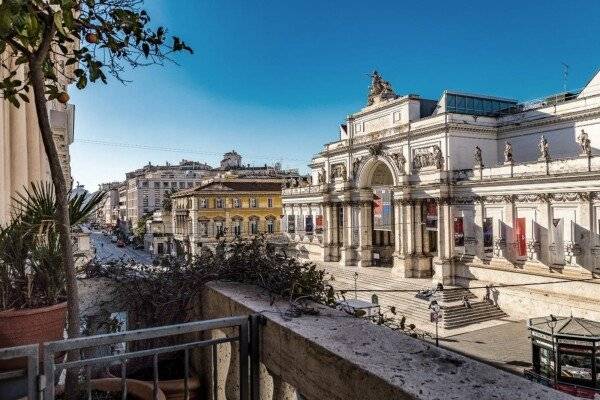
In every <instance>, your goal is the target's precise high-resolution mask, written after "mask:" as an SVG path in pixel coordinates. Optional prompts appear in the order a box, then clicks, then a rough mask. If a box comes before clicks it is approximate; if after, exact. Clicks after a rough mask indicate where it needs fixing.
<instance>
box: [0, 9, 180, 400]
mask: <svg viewBox="0 0 600 400" xmlns="http://www.w3.org/2000/svg"><path fill="white" fill-rule="evenodd" d="M142 5H143V0H3V1H0V55H2V60H1V64H0V68H1V69H2V72H3V76H4V78H3V79H2V80H0V91H1V93H2V94H3V96H4V98H5V99H6V100H7V101H9V102H11V103H12V104H13V105H14V106H15V107H19V105H20V103H21V102H28V101H29V100H30V97H31V95H32V94H33V100H34V102H35V109H36V112H37V118H38V125H39V129H40V134H41V138H42V142H43V144H44V149H45V152H46V155H47V157H48V163H49V166H50V173H51V177H52V183H53V186H54V192H55V195H56V199H57V201H56V205H57V209H56V213H55V220H56V226H57V228H58V233H59V237H60V250H61V252H62V260H63V263H64V268H65V270H66V276H67V299H68V308H67V310H68V325H67V326H68V330H67V332H68V335H69V337H77V336H79V330H80V328H79V298H78V297H79V296H78V294H77V281H76V271H75V265H74V259H73V254H72V249H71V240H70V221H69V210H68V205H67V194H68V191H67V186H66V182H65V178H64V176H63V172H62V168H61V165H60V160H59V156H58V152H57V149H56V146H55V143H54V140H53V135H52V130H51V128H50V122H49V119H48V107H47V102H48V101H50V100H56V101H58V102H60V103H67V102H68V101H69V96H68V94H67V92H66V85H67V84H68V83H70V82H75V83H76V86H77V88H78V89H84V88H85V87H86V86H87V84H88V83H89V82H98V81H100V82H103V83H107V74H108V75H110V76H112V77H113V78H115V79H116V80H117V81H120V82H126V80H125V79H124V77H123V76H122V74H123V72H124V71H125V70H126V69H127V67H131V68H135V67H139V66H146V65H151V64H161V65H162V64H163V63H164V62H165V61H170V60H171V55H172V54H173V53H176V52H181V51H188V52H190V53H191V52H192V49H191V48H190V47H188V46H187V45H186V44H185V42H183V41H182V40H181V39H180V38H178V37H176V36H171V37H169V36H167V30H166V29H165V28H164V27H161V26H158V27H156V28H153V27H151V26H150V17H149V15H148V13H147V12H146V11H145V10H143V9H142V8H141V7H142ZM69 357H71V358H72V359H76V358H77V357H78V355H77V354H75V353H72V354H69ZM72 372H73V371H72ZM75 380H76V376H75V375H74V374H73V373H71V374H69V376H68V379H67V389H68V390H69V393H68V397H69V398H70V399H73V398H74V397H73V396H75V395H76V389H75V386H76V381H75ZM69 388H73V389H72V390H71V389H69Z"/></svg>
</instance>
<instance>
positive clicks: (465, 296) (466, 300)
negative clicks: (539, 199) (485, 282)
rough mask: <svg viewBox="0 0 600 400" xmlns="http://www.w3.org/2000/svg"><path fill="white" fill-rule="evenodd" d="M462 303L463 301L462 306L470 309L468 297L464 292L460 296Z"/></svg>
mask: <svg viewBox="0 0 600 400" xmlns="http://www.w3.org/2000/svg"><path fill="white" fill-rule="evenodd" d="M462 303H463V306H465V308H466V309H471V302H470V301H469V298H468V297H467V295H466V294H465V295H464V296H463V298H462Z"/></svg>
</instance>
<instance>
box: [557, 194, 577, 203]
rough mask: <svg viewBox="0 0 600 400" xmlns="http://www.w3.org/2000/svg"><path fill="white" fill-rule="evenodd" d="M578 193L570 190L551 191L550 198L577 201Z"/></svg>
mask: <svg viewBox="0 0 600 400" xmlns="http://www.w3.org/2000/svg"><path fill="white" fill-rule="evenodd" d="M579 199H580V197H579V193H575V192H571V193H552V200H554V201H562V202H567V201H579Z"/></svg>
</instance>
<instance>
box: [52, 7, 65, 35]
mask: <svg viewBox="0 0 600 400" xmlns="http://www.w3.org/2000/svg"><path fill="white" fill-rule="evenodd" d="M53 18H54V25H55V26H56V29H58V31H59V32H60V33H62V34H63V35H64V36H67V32H65V29H64V27H63V16H62V12H57V13H54V16H53Z"/></svg>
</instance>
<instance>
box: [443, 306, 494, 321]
mask: <svg viewBox="0 0 600 400" xmlns="http://www.w3.org/2000/svg"><path fill="white" fill-rule="evenodd" d="M484 315H503V316H506V314H504V312H503V311H502V310H500V309H495V310H494V309H492V310H489V309H488V310H469V312H464V313H455V314H450V315H448V314H443V318H444V319H445V320H446V321H455V320H461V319H468V318H471V317H478V316H484Z"/></svg>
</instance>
